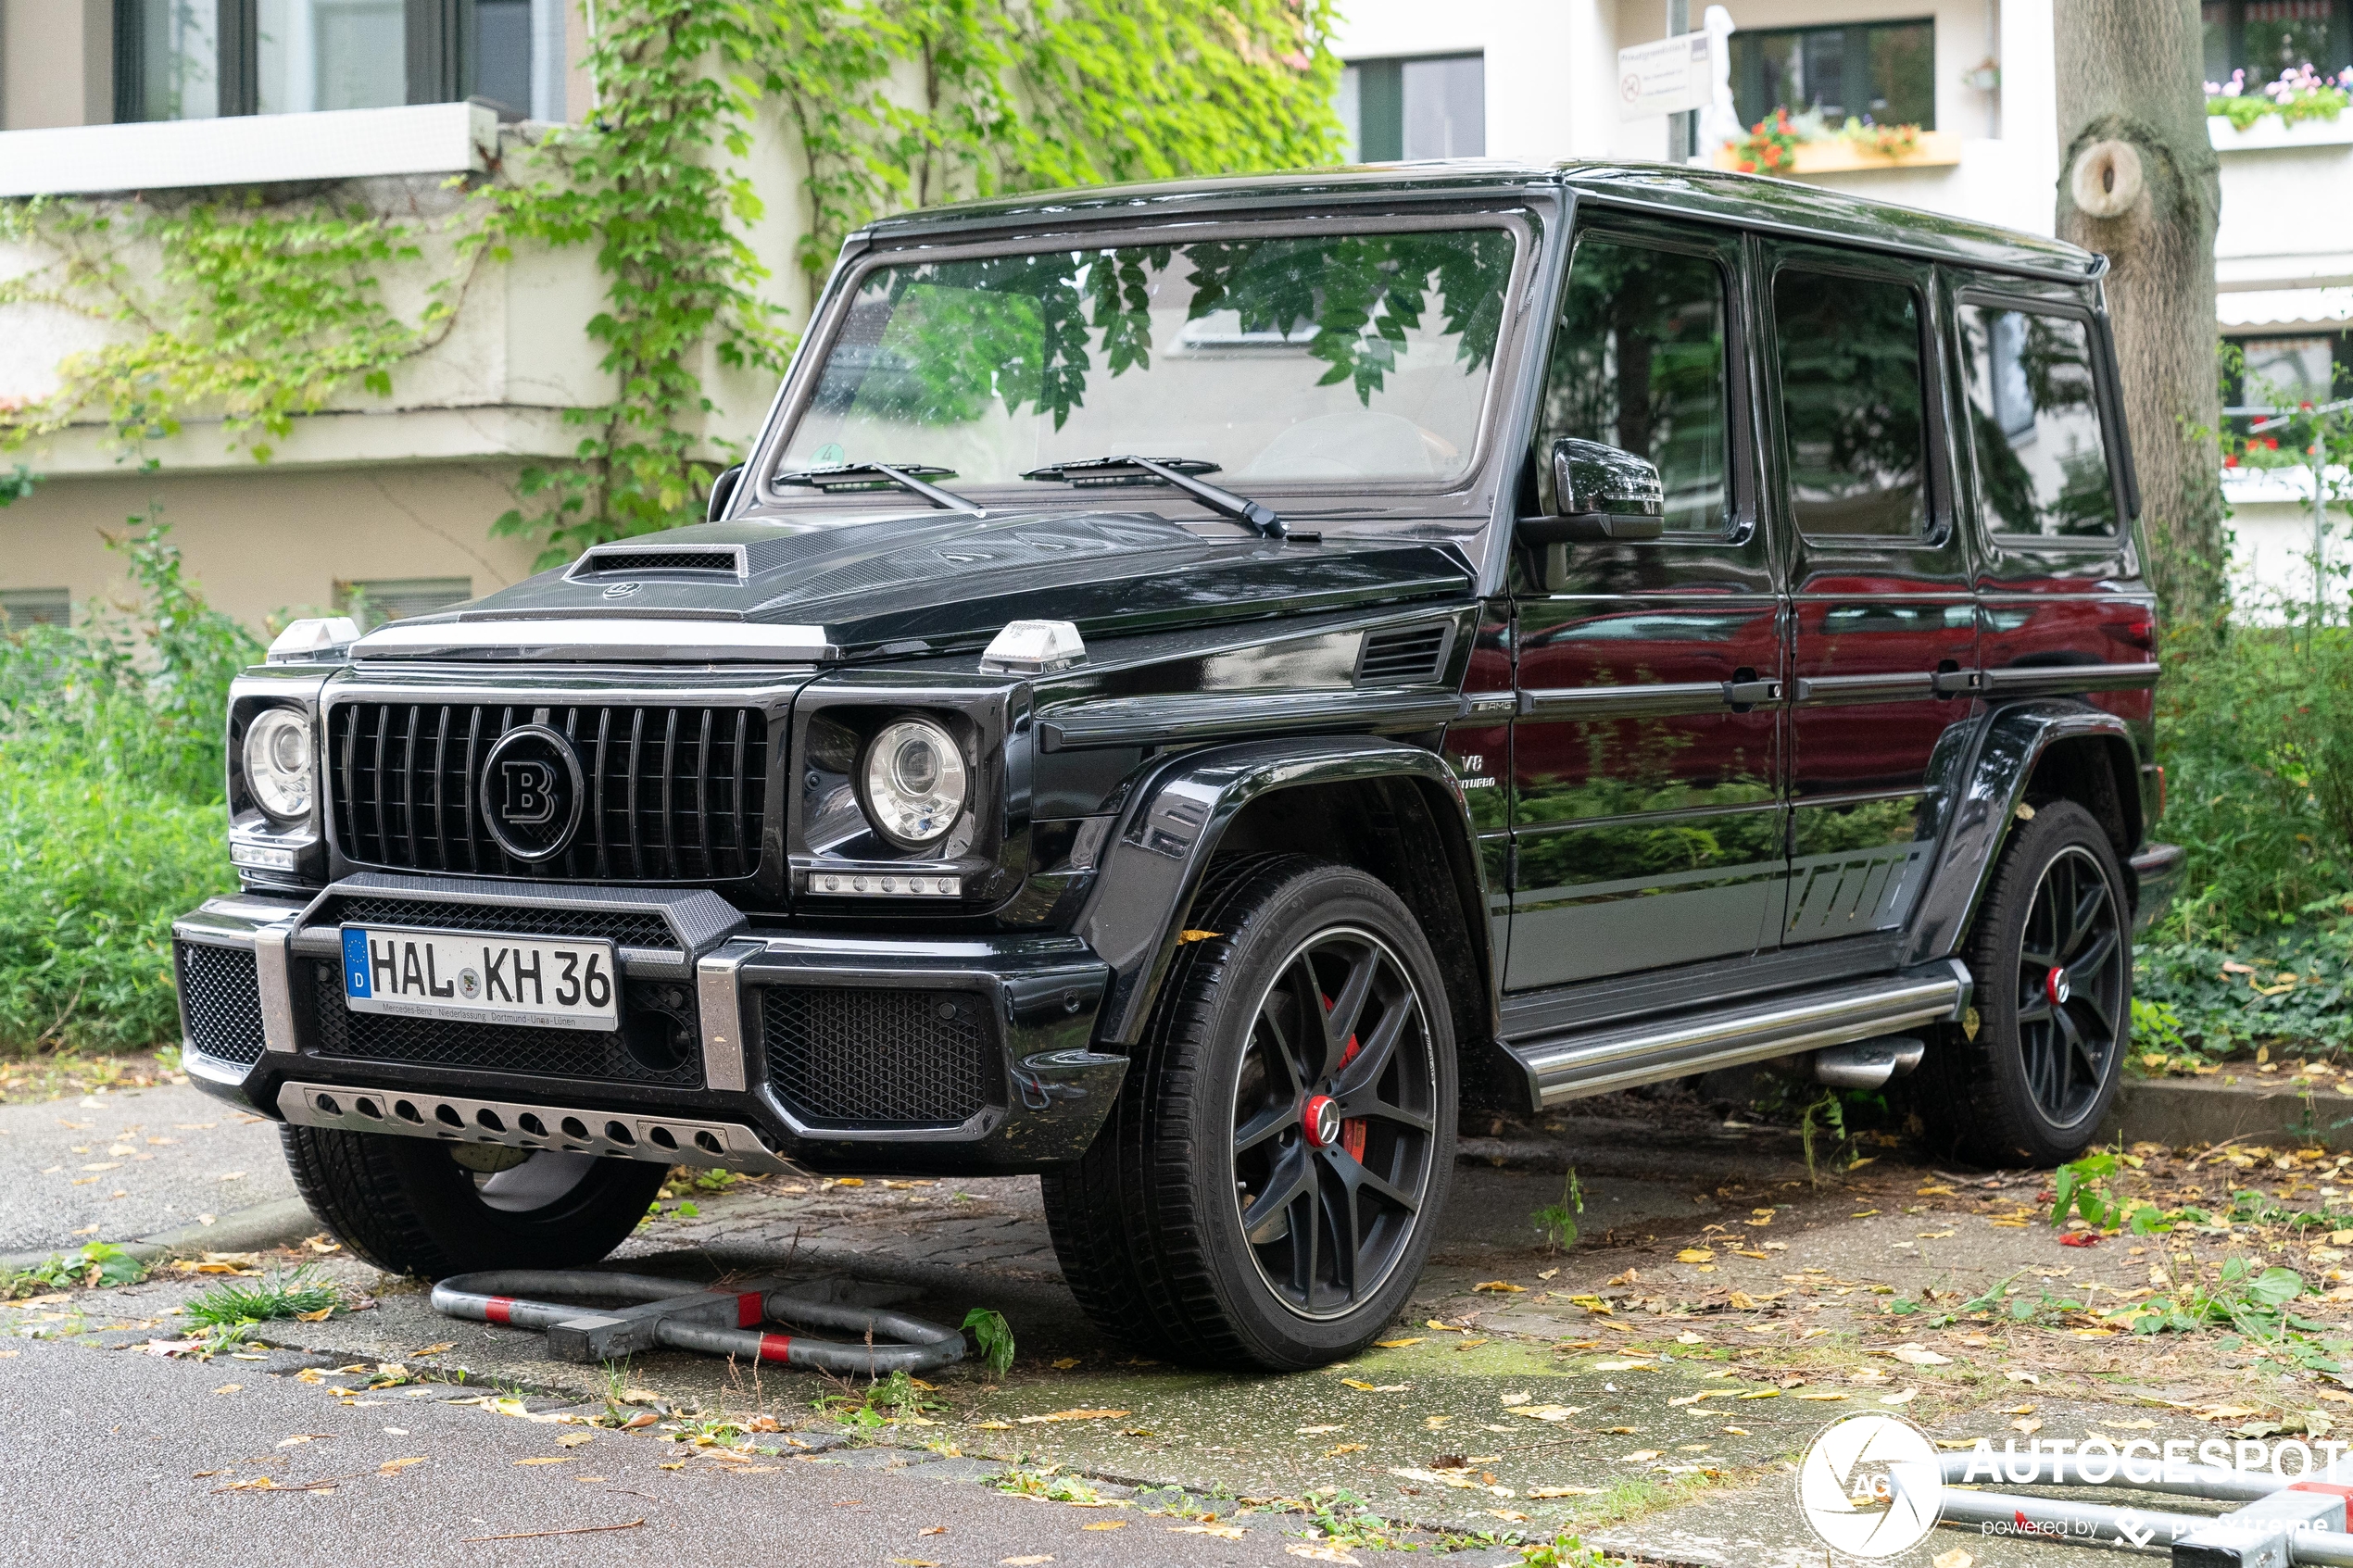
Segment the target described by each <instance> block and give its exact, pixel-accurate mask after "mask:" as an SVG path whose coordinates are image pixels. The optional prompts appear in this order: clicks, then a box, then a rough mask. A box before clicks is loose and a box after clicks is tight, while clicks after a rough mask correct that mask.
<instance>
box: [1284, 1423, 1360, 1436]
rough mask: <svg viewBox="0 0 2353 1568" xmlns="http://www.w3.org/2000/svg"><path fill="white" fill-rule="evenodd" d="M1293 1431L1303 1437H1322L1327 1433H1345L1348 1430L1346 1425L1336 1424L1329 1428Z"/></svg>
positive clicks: (1306, 1428) (1306, 1427)
mask: <svg viewBox="0 0 2353 1568" xmlns="http://www.w3.org/2000/svg"><path fill="white" fill-rule="evenodd" d="M1293 1430H1295V1431H1296V1432H1297V1433H1298V1434H1299V1435H1300V1436H1302V1437H1320V1436H1323V1435H1324V1434H1325V1433H1327V1432H1345V1431H1346V1430H1348V1428H1347V1425H1346V1424H1345V1423H1340V1422H1335V1423H1333V1424H1331V1425H1329V1426H1301V1427H1295V1428H1293Z"/></svg>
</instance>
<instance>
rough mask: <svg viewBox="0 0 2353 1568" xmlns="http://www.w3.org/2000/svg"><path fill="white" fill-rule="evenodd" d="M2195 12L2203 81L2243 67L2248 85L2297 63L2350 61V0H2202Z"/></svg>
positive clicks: (2333, 65) (2340, 65) (2328, 65)
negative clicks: (2201, 28) (2201, 35)
mask: <svg viewBox="0 0 2353 1568" xmlns="http://www.w3.org/2000/svg"><path fill="white" fill-rule="evenodd" d="M2198 12H2199V17H2200V19H2201V20H2202V21H2203V22H2204V23H2205V32H2206V79H2207V80H2208V82H2228V81H2229V80H2230V79H2231V72H2233V71H2234V70H2244V71H2245V72H2246V80H2247V84H2248V85H2249V86H2250V87H2254V86H2259V85H2261V84H2262V83H2263V82H2276V81H2277V80H2279V75H2280V72H2282V71H2284V70H2294V69H2296V67H2297V66H2303V65H2309V66H2317V67H2319V68H2320V69H2322V70H2324V71H2328V72H2331V73H2334V72H2336V71H2339V70H2342V69H2345V68H2346V67H2347V66H2348V65H2353V0H2206V4H2204V5H2202V6H2199V7H2198Z"/></svg>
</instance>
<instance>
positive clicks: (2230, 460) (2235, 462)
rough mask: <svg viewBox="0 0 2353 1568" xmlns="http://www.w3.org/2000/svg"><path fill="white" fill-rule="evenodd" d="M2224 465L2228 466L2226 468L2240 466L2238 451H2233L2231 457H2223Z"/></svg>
mask: <svg viewBox="0 0 2353 1568" xmlns="http://www.w3.org/2000/svg"><path fill="white" fill-rule="evenodd" d="M2222 466H2223V467H2224V468H2226V469H2234V468H2236V467H2238V466H2239V455H2238V454H2237V453H2236V452H2233V453H2232V454H2231V455H2230V456H2229V457H2227V458H2223V459H2222Z"/></svg>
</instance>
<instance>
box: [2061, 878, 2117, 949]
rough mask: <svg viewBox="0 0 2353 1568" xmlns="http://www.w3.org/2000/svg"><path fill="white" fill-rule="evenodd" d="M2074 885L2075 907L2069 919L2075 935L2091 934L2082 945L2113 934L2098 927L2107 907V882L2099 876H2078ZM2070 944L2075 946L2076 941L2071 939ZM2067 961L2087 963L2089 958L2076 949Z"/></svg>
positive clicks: (2078, 936)
mask: <svg viewBox="0 0 2353 1568" xmlns="http://www.w3.org/2000/svg"><path fill="white" fill-rule="evenodd" d="M2075 886H2076V890H2077V891H2076V894H2075V909H2074V911H2073V913H2072V914H2071V915H2070V917H2069V920H2070V924H2071V925H2073V927H2074V935H2075V937H2077V938H2081V937H2082V936H2084V935H2087V934H2088V935H2091V936H2092V942H2091V943H2084V944H2082V947H2086V948H2088V947H2090V946H2092V944H2093V943H2096V942H2097V941H2098V940H2099V939H2100V937H2102V936H2113V935H2114V933H2112V932H2108V931H2103V930H2101V929H2100V928H2101V926H2102V925H2103V924H2104V923H2105V922H2103V921H2102V920H2101V919H2100V916H2101V915H2102V914H2103V913H2105V912H2106V910H2107V908H2108V883H2107V881H2106V879H2104V878H2102V877H2099V876H2088V877H2085V876H2079V877H2077V878H2076V880H2075ZM2073 946H2076V943H2075V942H2073V941H2072V940H2071V941H2070V947H2073ZM2069 961H2070V963H2074V964H2088V963H2089V961H2090V960H2088V959H2086V958H2085V957H2084V956H2083V954H2082V951H2078V953H2077V954H2076V956H2075V957H2074V958H2073V959H2071V960H2069Z"/></svg>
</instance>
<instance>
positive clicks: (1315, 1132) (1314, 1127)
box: [1299, 1095, 1340, 1148]
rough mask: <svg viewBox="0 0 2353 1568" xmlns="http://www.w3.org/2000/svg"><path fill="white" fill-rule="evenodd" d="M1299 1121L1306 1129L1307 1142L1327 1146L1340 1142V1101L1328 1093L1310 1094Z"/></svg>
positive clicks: (1320, 1146) (1322, 1146)
mask: <svg viewBox="0 0 2353 1568" xmlns="http://www.w3.org/2000/svg"><path fill="white" fill-rule="evenodd" d="M1299 1123H1300V1125H1301V1126H1302V1127H1303V1128H1305V1129H1306V1132H1307V1141H1308V1142H1309V1143H1311V1144H1313V1145H1315V1147H1316V1148H1330V1147H1331V1146H1332V1145H1334V1144H1336V1143H1338V1142H1340V1102H1339V1101H1338V1100H1336V1099H1334V1098H1332V1097H1331V1096H1329V1095H1314V1096H1311V1097H1310V1098H1308V1101H1307V1109H1306V1110H1304V1111H1302V1112H1301V1114H1300V1118H1299Z"/></svg>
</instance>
